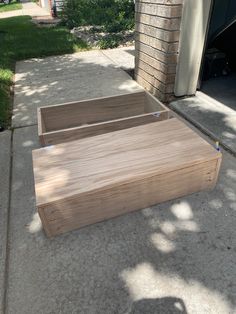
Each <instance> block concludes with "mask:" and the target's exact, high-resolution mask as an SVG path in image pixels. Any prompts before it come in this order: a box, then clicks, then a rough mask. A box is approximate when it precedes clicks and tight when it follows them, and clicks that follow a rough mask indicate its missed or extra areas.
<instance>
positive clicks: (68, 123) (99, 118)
mask: <svg viewBox="0 0 236 314" xmlns="http://www.w3.org/2000/svg"><path fill="white" fill-rule="evenodd" d="M163 110H165V108H164V107H163V106H162V104H161V103H160V102H159V101H158V100H157V99H155V98H154V97H153V96H152V95H150V94H148V93H146V92H145V91H144V92H139V93H133V94H126V95H121V96H113V97H107V98H103V99H94V100H88V101H81V102H74V103H69V104H63V105H56V106H50V107H42V108H40V114H41V124H42V125H41V128H42V132H43V133H47V132H52V131H57V130H62V129H67V128H73V127H80V126H83V125H90V124H93V123H99V122H105V121H111V120H116V119H122V118H128V117H132V116H137V115H142V114H148V113H151V112H157V111H163Z"/></svg>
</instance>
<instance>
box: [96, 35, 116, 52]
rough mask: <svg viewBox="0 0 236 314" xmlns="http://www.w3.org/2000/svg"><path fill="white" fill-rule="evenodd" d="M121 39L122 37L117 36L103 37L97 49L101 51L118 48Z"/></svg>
mask: <svg viewBox="0 0 236 314" xmlns="http://www.w3.org/2000/svg"><path fill="white" fill-rule="evenodd" d="M121 39H122V37H121V36H120V35H117V34H111V35H108V36H105V37H104V38H103V39H101V40H100V41H99V47H100V48H101V49H108V48H116V47H118V46H119V43H120V41H121Z"/></svg>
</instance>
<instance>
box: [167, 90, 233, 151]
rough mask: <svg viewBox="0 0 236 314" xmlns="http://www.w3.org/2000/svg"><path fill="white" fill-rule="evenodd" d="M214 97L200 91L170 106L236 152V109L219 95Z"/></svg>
mask: <svg viewBox="0 0 236 314" xmlns="http://www.w3.org/2000/svg"><path fill="white" fill-rule="evenodd" d="M214 98H215V99H214ZM214 98H213V97H210V96H208V95H206V94H204V93H202V92H198V93H197V94H196V96H195V97H190V98H186V99H181V100H177V101H174V102H172V103H171V105H170V106H171V108H172V109H174V110H176V111H177V112H179V113H180V114H181V115H183V116H185V117H186V118H187V119H188V120H189V121H191V122H193V123H194V124H195V125H197V126H199V127H200V128H201V129H203V130H204V131H205V132H207V133H208V134H210V135H211V136H212V137H213V138H214V139H216V140H219V141H220V142H221V143H222V144H223V145H225V147H226V148H228V149H230V150H231V151H232V152H234V153H236V111H235V110H234V109H232V108H230V107H229V106H227V105H225V104H224V103H222V102H220V101H218V100H216V99H217V98H218V97H217V95H216V96H214ZM218 99H219V98H218ZM231 107H233V103H232V106H231Z"/></svg>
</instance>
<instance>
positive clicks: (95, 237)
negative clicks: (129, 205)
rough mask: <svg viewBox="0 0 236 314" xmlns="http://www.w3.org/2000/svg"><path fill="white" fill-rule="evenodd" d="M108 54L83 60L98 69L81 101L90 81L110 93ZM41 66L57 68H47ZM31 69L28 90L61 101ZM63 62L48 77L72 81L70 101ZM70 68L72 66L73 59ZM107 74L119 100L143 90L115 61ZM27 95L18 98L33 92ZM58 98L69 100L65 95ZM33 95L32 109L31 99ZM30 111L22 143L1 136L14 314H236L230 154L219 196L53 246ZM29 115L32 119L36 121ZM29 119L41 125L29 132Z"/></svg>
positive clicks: (5, 245) (132, 217)
mask: <svg viewBox="0 0 236 314" xmlns="http://www.w3.org/2000/svg"><path fill="white" fill-rule="evenodd" d="M99 56H100V55H96V54H95V53H94V54H91V52H88V57H86V58H87V59H86V60H87V61H85V57H84V55H83V57H82V55H81V57H80V58H82V59H83V62H82V67H84V66H85V64H86V62H87V64H88V65H89V64H90V63H92V67H90V66H88V70H87V78H86V73H85V71H81V73H82V74H81V76H80V83H79V84H80V86H81V93H83V90H82V87H83V85H82V82H83V81H84V82H85V83H84V86H86V85H87V90H90V91H91V94H93V93H94V94H95V91H96V92H97V93H98V96H100V94H99V91H100V90H101V88H100V89H99V87H101V86H105V85H103V84H105V83H104V81H102V80H103V79H102V77H103V75H105V74H103V73H105V71H103V70H101V71H99V70H98V65H97V63H98V60H100V61H101V63H102V60H104V62H105V60H106V59H104V58H103V57H99ZM97 58H98V59H97ZM47 59H48V58H47ZM92 59H93V60H94V61H93V62H91V60H92ZM59 60H60V59H59ZM66 60H68V57H67V59H66ZM32 62H35V61H32ZM40 62H41V64H42V65H43V66H45V68H47V63H45V62H47V60H45V62H43V61H40ZM72 63H73V60H72ZM94 63H95V67H94ZM29 64H30V62H29V63H27V62H26V63H25V66H26V68H25V72H24V71H23V70H19V71H17V74H18V75H21V80H24V81H26V82H27V86H30V84H31V82H32V81H31V80H34V82H35V81H36V80H37V79H38V82H39V83H38V84H42V88H45V91H43V93H45V99H46V100H47V99H48V98H47V97H48V96H47V92H46V90H47V88H50V92H52V94H53V91H54V89H53V87H47V84H48V83H47V82H48V81H47V78H45V81H43V82H41V81H40V80H41V78H42V77H41V74H40V71H39V70H40V69H39V68H37V67H36V68H35V72H34V73H33V74H34V75H36V76H37V75H38V76H37V77H36V78H34V75H29V76H28V75H27V77H24V75H25V74H24V73H28V72H30V71H28V70H27V66H29ZM60 64H61V63H60V62H58V64H57V63H56V64H55V67H53V66H52V68H50V69H48V70H47V71H48V78H49V80H51V81H52V80H54V79H55V78H56V77H59V76H60V77H63V75H65V76H64V82H65V91H64V94H65V93H67V91H68V94H67V95H70V93H69V91H71V89H70V84H67V82H68V78H67V77H66V75H67V74H66V73H64V74H63V71H62V70H61V67H60ZM65 64H67V65H68V66H69V61H68V63H67V62H65ZM34 65H36V63H34ZM99 67H100V65H99ZM103 67H104V68H105V69H107V71H108V74H109V73H110V76H109V80H110V85H109V86H111V88H116V90H117V91H118V93H119V91H120V90H121V91H123V89H124V88H126V89H125V90H127V88H128V90H129V89H131V90H133V89H136V88H137V86H136V85H135V83H134V82H130V81H129V80H128V78H127V77H126V73H124V75H125V77H126V79H127V81H126V84H125V85H120V84H121V82H122V74H120V71H121V70H119V69H117V72H116V71H115V69H116V67H115V66H114V65H111V63H109V61H106V62H105V64H104V66H103ZM103 67H102V68H103ZM18 69H22V67H18ZM77 70H78V68H75V71H74V74H73V71H72V70H71V72H70V73H71V75H72V74H73V75H74V77H76V75H77V74H76V73H77ZM93 70H95V72H94V71H93ZM50 71H52V72H50ZM109 71H111V72H109ZM96 72H97V73H96ZM116 73H117V76H116ZM73 75H72V77H73ZM88 76H89V77H90V76H93V79H94V84H93V85H91V86H93V88H91V87H90V88H89V85H88V82H89V81H88ZM98 78H99V79H98ZM123 78H124V76H123ZM86 79H87V81H86ZM55 80H56V79H55ZM96 84H97V87H96ZM132 84H134V85H132ZM32 86H34V85H32ZM52 86H53V85H52ZM17 88H18V89H16V91H17V94H16V97H18V96H17V95H18V93H19V94H21V93H24V90H23V89H22V90H21V88H20V87H17ZM22 88H23V87H22ZM94 90H95V91H94ZM28 92H29V93H30V87H29V90H28ZM32 92H33V94H32V95H31V96H32V98H33V99H38V100H39V102H36V104H41V103H42V100H43V97H42V98H40V97H38V98H36V97H35V95H34V89H33V88H32ZM38 93H39V94H40V92H38ZM58 94H59V96H58V97H64V96H63V92H60V90H59V91H58ZM78 94H79V93H78ZM91 94H89V93H88V92H87V94H86V93H84V94H82V95H83V97H89V96H90V95H91ZM94 94H93V95H94ZM53 95H56V93H55V94H53ZM108 95H109V90H108ZM27 97H28V98H27V99H29V101H30V99H31V97H30V95H29V96H27ZM54 97H56V96H54ZM18 99H19V98H18ZM55 101H57V100H55ZM27 103H28V102H25V104H24V105H25V106H26V104H27ZM29 103H30V102H29ZM45 104H46V103H45ZM36 107H37V106H35V107H34V109H35V108H36ZM15 108H17V107H16V106H15ZM17 109H19V107H18V108H17ZM25 110H26V111H22V112H21V115H18V118H17V119H18V120H17V119H16V118H15V121H14V120H13V123H16V121H18V122H21V123H22V122H24V123H25V125H23V124H21V125H19V126H20V127H16V125H15V126H14V130H13V133H12V143H11V132H10V131H6V132H3V133H1V134H0V160H1V163H0V171H1V172H0V173H1V176H0V184H1V188H0V197H1V203H0V206H1V212H0V215H1V217H0V218H1V220H0V232H1V233H0V237H1V247H0V248H2V250H1V252H2V253H1V255H0V263H1V264H0V269H1V274H0V280H1V279H2V278H3V279H4V278H5V280H1V281H0V282H1V288H0V292H1V300H2V302H1V304H2V309H3V310H4V311H5V312H6V313H14V314H17V313H19V314H22V313H24V314H28V313H29V314H34V313H43V314H47V313H48V314H49V313H65V314H67V313H81V314H84V313H88V314H93V313H94V314H95V313H96V314H100V313H102V314H152V313H163V314H165V313H171V314H172V313H174V314H175V313H188V314H192V313H194V314H195V313H196V314H199V313H200V314H201V313H203V314H208V313H212V314H213V313H214V314H216V313H217V314H218V313H219V314H235V313H236V299H235V295H236V285H235V282H236V263H235V261H236V248H235V243H236V228H235V225H236V162H235V158H234V157H233V156H231V155H230V154H228V153H226V152H224V151H223V165H222V169H221V172H220V177H219V182H218V183H217V186H216V188H215V189H214V190H213V191H205V192H201V193H195V194H193V195H190V196H187V197H183V198H181V199H178V200H174V201H171V202H166V203H164V204H160V205H157V206H154V207H152V208H146V209H143V210H140V211H137V212H135V213H131V214H127V215H124V216H121V217H118V218H115V219H111V220H108V221H106V222H102V223H99V224H95V225H92V226H89V227H86V228H83V229H80V230H76V231H74V232H70V233H67V234H64V235H61V236H58V237H56V238H53V239H48V238H46V237H45V235H44V232H43V230H42V226H41V222H40V219H39V217H38V215H37V212H36V209H35V198H34V183H33V172H32V156H31V152H32V149H35V148H37V147H39V143H38V137H37V125H36V124H35V123H36V120H34V119H35V117H34V111H33V110H31V111H27V110H28V109H27V108H26V109H25ZM24 112H27V113H28V115H26V116H27V119H26V120H24V119H23V118H24ZM17 113H19V112H17ZM15 114H16V113H15ZM29 118H30V119H31V120H29ZM28 121H31V123H32V124H35V125H33V126H29V125H28V126H27V123H28ZM13 125H14V124H13ZM11 153H12V163H11V165H10V160H11V158H10V157H11ZM10 170H11V171H10ZM9 178H10V182H9ZM180 184H181V182H180ZM9 186H10V198H9V197H8V191H9V188H8V187H9ZM8 221H9V224H8ZM5 252H6V254H5Z"/></svg>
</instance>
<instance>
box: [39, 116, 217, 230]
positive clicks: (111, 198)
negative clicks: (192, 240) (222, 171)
mask: <svg viewBox="0 0 236 314" xmlns="http://www.w3.org/2000/svg"><path fill="white" fill-rule="evenodd" d="M220 162H221V153H220V152H218V151H217V150H216V149H215V148H213V147H212V146H211V145H210V144H209V143H207V142H206V141H205V140H204V139H202V138H201V137H200V136H199V135H197V134H196V133H195V132H193V131H192V130H191V129H190V128H189V127H187V126H186V125H185V124H184V123H183V122H181V121H179V120H178V119H176V118H173V119H169V120H165V121H161V122H157V123H150V124H146V125H142V126H137V127H134V128H130V129H125V130H121V131H117V132H113V133H106V134H103V135H98V136H94V137H89V138H85V139H82V140H77V141H73V142H70V143H63V144H58V145H55V146H48V147H45V148H41V149H38V150H35V151H33V166H34V178H35V193H36V206H37V209H38V212H39V215H40V217H41V220H42V224H43V227H44V229H45V231H46V234H47V235H48V236H55V235H58V234H60V233H64V232H66V231H69V230H73V229H76V228H79V227H82V226H85V225H89V224H93V223H96V222H99V221H102V220H105V219H108V218H112V217H115V216H118V215H121V214H124V213H127V212H131V211H134V210H138V209H142V208H145V207H149V206H152V205H154V204H157V203H160V202H164V201H167V200H170V199H174V198H177V197H181V196H184V195H187V194H190V193H194V192H197V191H200V190H204V189H209V188H213V187H214V186H215V183H216V180H217V176H218V171H219V167H220Z"/></svg>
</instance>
